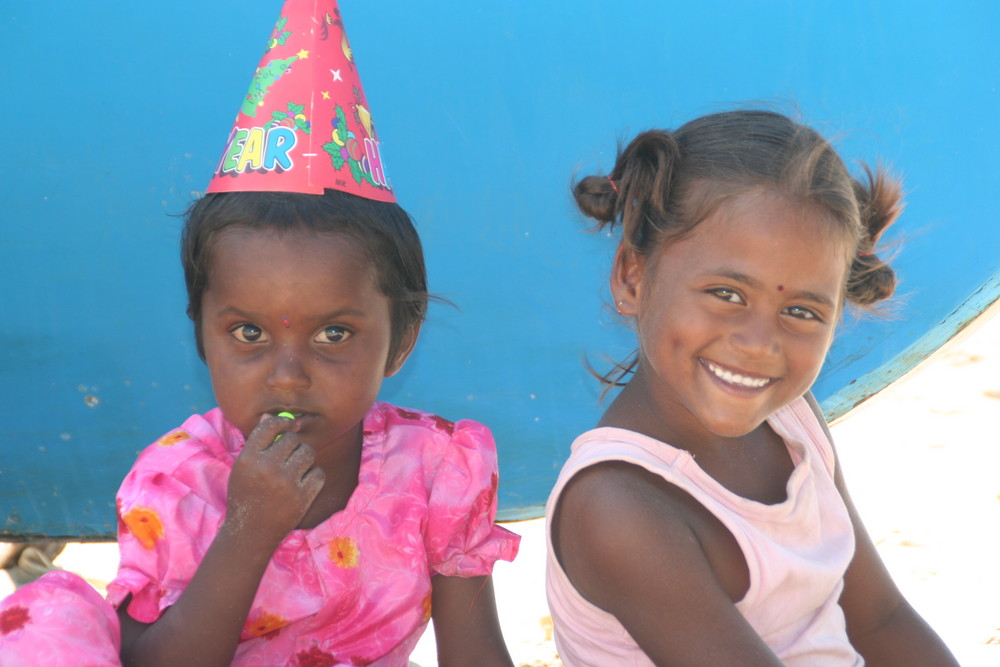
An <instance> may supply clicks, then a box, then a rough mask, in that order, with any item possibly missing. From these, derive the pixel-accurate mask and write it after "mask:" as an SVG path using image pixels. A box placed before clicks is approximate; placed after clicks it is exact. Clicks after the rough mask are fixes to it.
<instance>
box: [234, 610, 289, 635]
mask: <svg viewBox="0 0 1000 667" xmlns="http://www.w3.org/2000/svg"><path fill="white" fill-rule="evenodd" d="M286 625H288V621H286V620H285V619H283V618H282V617H280V616H278V615H277V614H272V613H271V612H269V611H263V612H261V613H260V615H259V616H258V617H257V618H255V619H253V620H250V621H247V624H246V627H245V628H244V629H243V631H244V632H245V633H246V634H247V636H250V637H261V636H263V637H264V639H274V638H275V637H277V636H278V634H277V630H280V629H281V628H283V627H285V626H286ZM270 633H274V634H270Z"/></svg>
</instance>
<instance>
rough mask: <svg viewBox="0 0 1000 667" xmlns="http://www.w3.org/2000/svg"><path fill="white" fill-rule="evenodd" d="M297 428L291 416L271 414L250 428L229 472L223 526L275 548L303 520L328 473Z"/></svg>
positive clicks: (224, 528) (226, 529) (225, 528)
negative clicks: (251, 430) (288, 417)
mask: <svg viewBox="0 0 1000 667" xmlns="http://www.w3.org/2000/svg"><path fill="white" fill-rule="evenodd" d="M296 430H297V425H296V424H295V422H294V421H292V420H290V419H286V418H284V417H265V418H263V419H261V421H260V423H259V424H257V427H256V428H255V429H254V430H253V432H252V433H250V437H248V438H247V442H246V445H245V446H244V447H243V451H242V452H240V455H239V456H238V457H237V458H236V462H235V464H234V465H233V470H232V473H231V475H230V477H229V489H228V493H227V498H226V518H225V521H224V522H223V526H222V530H225V531H229V532H230V533H235V534H239V535H241V536H245V537H251V538H252V539H254V540H255V541H261V542H263V544H264V545H266V546H268V547H270V548H275V547H277V545H278V544H279V543H280V542H281V540H283V539H284V538H285V536H286V535H288V533H289V532H290V531H292V530H294V529H295V528H296V526H298V525H299V522H300V521H302V517H303V516H305V513H306V511H307V510H308V509H309V507H310V506H311V505H312V502H313V500H315V498H316V496H317V495H318V494H319V492H320V490H321V489H322V488H323V482H324V479H325V475H324V474H323V471H322V470H320V469H319V468H314V467H313V462H314V461H315V458H316V453H315V451H314V450H313V448H312V447H310V446H309V445H307V444H306V443H304V442H302V440H301V438H300V437H299V434H298V433H296V432H295V431H296ZM279 436H280V437H279Z"/></svg>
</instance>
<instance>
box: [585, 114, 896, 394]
mask: <svg viewBox="0 0 1000 667" xmlns="http://www.w3.org/2000/svg"><path fill="white" fill-rule="evenodd" d="M864 169H865V173H866V178H865V180H864V182H862V181H859V180H857V179H855V178H853V177H852V176H851V175H850V173H849V172H848V170H847V167H846V166H845V165H844V163H843V161H842V160H841V159H840V156H839V155H838V154H837V152H836V151H835V150H834V149H833V147H832V146H831V145H830V143H829V142H828V141H827V140H826V139H824V138H823V137H822V136H821V135H820V134H819V133H818V132H816V131H815V130H813V129H812V128H810V127H807V126H805V125H802V124H800V123H797V122H795V121H793V120H792V119H790V118H788V117H787V116H784V115H782V114H779V113H775V112H773V111H763V110H740V111H729V112H723V113H717V114H711V115H708V116H703V117H701V118H697V119H695V120H692V121H691V122H689V123H687V124H685V125H683V126H682V127H681V128H680V129H678V130H676V131H674V132H669V131H666V130H651V131H648V132H643V133H642V134H640V135H638V136H637V137H636V138H635V139H634V140H632V142H631V143H630V144H629V145H628V146H626V147H625V148H624V149H622V148H621V146H619V150H618V156H617V159H616V161H615V166H614V169H612V171H611V173H610V174H608V175H607V176H587V177H585V178H583V179H581V180H580V181H579V182H577V183H576V184H575V185H574V187H573V195H574V197H575V198H576V202H577V206H578V207H579V209H580V211H582V212H583V213H584V214H585V215H587V216H589V217H591V218H593V219H595V220H596V221H597V224H596V225H595V228H596V229H598V230H601V229H604V228H606V227H613V226H615V225H621V228H622V242H623V243H625V244H628V246H629V247H630V248H631V249H632V250H633V251H635V252H637V253H639V254H643V255H647V256H648V255H650V254H651V253H652V252H653V251H654V250H656V249H657V248H658V247H660V246H661V245H662V244H664V243H670V242H672V241H674V240H677V239H679V238H681V237H683V236H684V235H686V234H688V233H689V232H691V230H693V229H694V228H695V227H696V226H697V225H698V224H699V223H700V222H702V221H703V220H705V219H706V218H708V217H709V216H710V215H711V214H712V212H713V211H715V210H716V209H717V208H718V207H719V206H720V205H721V204H722V203H723V202H725V201H726V200H728V199H731V198H733V197H735V196H738V195H740V194H743V193H745V192H748V191H749V190H752V189H754V188H759V187H767V188H770V189H774V190H776V191H778V192H779V193H781V194H783V195H785V196H787V197H790V198H793V199H796V200H799V201H801V202H803V203H809V204H812V205H814V206H817V207H818V208H819V209H820V210H822V211H824V212H825V213H827V214H828V215H829V217H830V219H831V220H832V221H834V223H835V224H837V225H838V226H839V227H841V228H842V229H843V231H844V232H845V234H846V237H847V238H848V240H849V242H851V243H853V245H854V250H855V252H854V253H852V254H853V259H852V260H851V267H850V270H849V271H848V277H847V284H846V285H845V291H844V296H845V298H846V299H847V300H848V301H850V302H852V303H854V304H856V305H859V306H868V305H871V304H874V303H876V302H878V301H881V300H882V299H886V298H888V297H889V296H891V295H892V293H893V291H894V290H895V285H896V279H895V274H894V273H893V270H892V269H891V268H890V267H889V265H888V264H886V263H885V262H883V261H882V260H880V259H879V258H878V256H877V255H876V254H875V244H876V243H877V242H878V239H879V237H880V236H881V235H882V232H883V231H884V230H885V229H886V228H887V227H888V226H889V225H891V224H892V223H893V222H894V221H895V220H896V218H897V216H898V215H899V213H900V211H901V210H902V202H901V198H902V197H901V186H900V184H899V182H898V181H896V180H894V179H892V178H891V177H889V176H888V175H887V174H886V173H885V172H884V170H881V169H879V170H876V171H872V170H871V169H869V168H868V167H865V168H864ZM634 366H635V359H632V360H631V361H629V362H625V363H622V364H618V365H617V366H616V368H615V370H613V371H612V372H611V373H609V374H608V375H607V376H605V377H604V378H602V379H603V380H604V381H605V382H608V383H613V384H620V381H621V379H622V377H623V376H624V375H625V374H627V373H628V372H629V371H630V370H631V369H633V368H634Z"/></svg>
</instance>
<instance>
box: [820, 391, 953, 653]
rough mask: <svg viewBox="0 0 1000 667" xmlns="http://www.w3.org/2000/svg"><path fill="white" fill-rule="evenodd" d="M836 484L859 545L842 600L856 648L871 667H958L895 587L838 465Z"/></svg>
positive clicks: (850, 635) (942, 644) (845, 577)
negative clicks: (954, 666)
mask: <svg viewBox="0 0 1000 667" xmlns="http://www.w3.org/2000/svg"><path fill="white" fill-rule="evenodd" d="M806 400H807V401H808V402H809V404H810V406H811V407H812V408H813V411H814V412H815V413H816V415H817V417H818V418H819V420H820V423H821V424H822V425H823V428H824V429H825V430H826V433H827V437H830V442H831V444H832V442H833V438H832V437H831V436H830V431H829V429H828V428H827V426H826V420H825V419H824V418H823V415H822V412H821V411H820V409H819V405H818V404H817V403H816V399H815V398H814V397H813V395H812V394H806ZM834 481H835V482H836V484H837V489H838V490H839V491H840V495H841V496H842V497H843V499H844V504H845V505H847V511H848V514H850V517H851V523H852V524H853V526H854V539H855V544H856V546H855V552H854V559H853V560H852V561H851V564H850V566H849V567H848V568H847V573H846V574H845V575H844V592H843V593H842V594H841V596H840V605H841V607H842V608H843V609H844V616H845V617H846V620H847V635H848V637H849V638H850V640H851V644H853V645H854V648H855V649H857V651H858V652H859V653H860V654H861V655H862V656H863V657H864V659H865V663H866V664H868V665H869V666H870V667H879V666H881V665H885V666H892V665H899V666H901V667H902V666H906V667H919V666H920V665H927V666H928V667H944V666H946V665H956V666H957V665H958V662H957V661H956V660H955V657H954V656H953V655H952V654H951V651H949V650H948V647H947V646H945V644H944V642H943V641H941V638H940V637H938V635H937V634H936V633H935V632H934V630H932V629H931V627H930V626H929V625H927V623H926V621H924V619H923V618H921V617H920V615H919V614H918V613H917V612H916V611H915V610H914V609H913V607H911V606H910V604H909V603H908V602H907V601H906V599H905V598H904V597H903V595H902V593H900V592H899V589H898V588H897V587H896V584H895V583H893V581H892V577H891V575H890V574H889V571H888V570H887V569H886V567H885V564H884V563H883V562H882V559H881V558H880V557H879V555H878V551H877V550H876V549H875V544H874V543H873V542H872V539H871V537H870V536H869V535H868V531H867V530H865V527H864V524H863V523H862V522H861V518H860V517H859V516H858V511H857V509H856V508H855V507H854V503H853V502H852V500H851V496H850V494H849V493H848V492H847V486H846V484H845V483H844V475H843V471H842V470H841V467H840V461H839V459H838V460H837V467H836V472H835V475H834Z"/></svg>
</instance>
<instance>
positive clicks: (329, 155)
mask: <svg viewBox="0 0 1000 667" xmlns="http://www.w3.org/2000/svg"><path fill="white" fill-rule="evenodd" d="M325 188H331V189H334V190H342V191H344V192H349V193H351V194H355V195H358V196H361V197H367V198H368V199H376V200H378V201H384V202H394V201H396V197H395V195H394V194H393V192H392V187H391V185H390V184H389V179H388V178H387V177H386V173H385V167H384V166H383V164H382V155H381V150H380V146H379V140H378V134H377V133H376V131H375V125H374V124H373V123H372V115H371V112H370V111H369V110H368V102H367V100H366V99H365V93H364V90H362V88H361V79H360V78H359V77H358V68H357V65H356V64H355V62H354V54H353V52H352V51H351V47H350V44H349V43H348V41H347V33H346V32H344V23H343V21H341V19H340V9H339V8H338V7H337V2H336V0H286V2H285V5H284V7H282V9H281V15H280V16H279V17H278V22H277V23H276V24H275V26H274V30H273V31H272V32H271V37H270V39H268V42H267V48H265V50H264V56H263V58H261V60H260V65H258V66H257V71H256V72H255V73H254V76H253V80H252V81H251V82H250V90H248V91H247V95H246V97H245V98H244V99H243V104H242V106H241V107H240V111H239V113H237V114H236V123H235V124H234V126H233V130H232V132H230V134H229V141H228V142H226V150H225V152H224V153H223V154H222V159H221V160H219V165H218V166H217V167H216V170H215V174H214V175H213V177H212V181H211V183H209V185H208V190H207V191H208V192H247V191H270V192H303V193H308V194H322V193H323V190H324V189H325Z"/></svg>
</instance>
